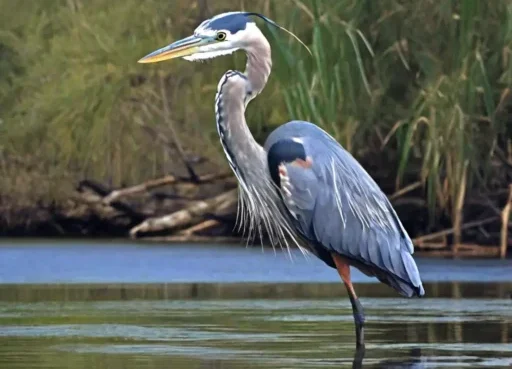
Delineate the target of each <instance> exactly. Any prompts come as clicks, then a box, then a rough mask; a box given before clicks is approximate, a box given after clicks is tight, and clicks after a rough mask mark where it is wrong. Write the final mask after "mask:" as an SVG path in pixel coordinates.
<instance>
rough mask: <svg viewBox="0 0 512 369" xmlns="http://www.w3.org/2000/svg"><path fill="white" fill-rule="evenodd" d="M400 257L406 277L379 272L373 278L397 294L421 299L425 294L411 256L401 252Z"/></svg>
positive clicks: (404, 251) (406, 252)
mask: <svg viewBox="0 0 512 369" xmlns="http://www.w3.org/2000/svg"><path fill="white" fill-rule="evenodd" d="M400 256H401V259H402V263H403V267H404V269H405V271H406V273H407V276H403V277H399V276H398V275H396V274H394V273H390V272H385V271H383V270H379V271H378V272H376V273H375V276H376V277H377V279H378V280H379V281H381V282H382V283H384V284H387V285H388V286H390V287H392V288H393V289H394V290H396V291H397V292H398V293H400V294H401V295H402V296H405V297H421V296H423V295H424V294H425V290H424V289H423V284H422V283H421V279H420V273H419V271H418V267H417V266H416V262H415V261H414V259H413V257H412V255H411V254H410V253H409V252H408V251H406V250H401V251H400Z"/></svg>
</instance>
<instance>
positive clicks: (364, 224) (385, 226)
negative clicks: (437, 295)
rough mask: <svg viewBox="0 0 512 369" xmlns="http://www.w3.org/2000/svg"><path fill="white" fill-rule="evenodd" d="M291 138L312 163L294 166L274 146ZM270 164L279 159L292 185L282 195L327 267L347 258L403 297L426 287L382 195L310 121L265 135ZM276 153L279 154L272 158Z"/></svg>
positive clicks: (406, 239)
mask: <svg viewBox="0 0 512 369" xmlns="http://www.w3.org/2000/svg"><path fill="white" fill-rule="evenodd" d="M291 139H292V140H294V141H295V142H299V143H300V144H302V145H303V147H304V150H305V153H306V156H307V157H309V158H311V160H312V165H311V166H310V167H309V168H308V167H303V166H300V165H293V164H292V162H291V160H289V159H290V158H284V157H283V159H282V160H281V158H280V157H279V155H283V154H282V152H280V151H279V150H273V149H272V147H275V146H276V145H277V146H279V145H282V142H283V141H289V140H291ZM265 149H266V150H267V152H268V153H269V162H270V161H272V162H281V163H282V164H283V165H284V166H285V168H286V175H287V177H288V180H289V184H290V185H291V186H290V187H289V188H288V189H287V191H288V193H289V198H287V196H286V195H283V201H284V203H285V205H286V207H287V209H288V210H289V211H290V217H291V218H293V220H292V221H293V223H294V225H295V227H296V228H297V231H298V232H299V233H300V234H301V235H302V236H303V237H304V238H306V239H307V240H308V241H309V242H310V243H311V244H312V247H313V248H314V249H315V250H314V251H315V253H316V254H317V256H318V257H320V258H321V259H322V260H323V261H324V262H326V263H327V264H328V265H330V266H331V267H334V263H333V261H332V258H331V256H330V255H331V253H333V252H334V253H338V254H340V255H342V256H344V257H346V258H347V259H348V260H349V261H350V263H351V264H352V265H353V266H355V267H357V268H358V269H360V270H361V271H362V272H363V273H365V274H367V275H370V276H375V277H377V278H378V279H379V280H380V281H382V282H383V283H386V284H388V285H389V286H391V287H393V288H394V289H396V290H397V291H398V292H399V293H401V294H403V295H405V296H409V297H410V296H414V295H416V296H422V295H423V294H424V289H423V286H422V283H421V280H420V275H419V272H418V268H417V266H416V263H415V261H414V259H413V258H412V254H413V252H414V248H413V245H412V242H411V239H410V238H409V236H408V235H407V233H406V231H405V230H404V228H403V226H402V224H401V222H400V220H399V219H398V216H397V214H396V213H395V211H394V210H393V208H392V206H391V204H390V202H389V200H388V199H387V197H386V195H385V194H384V193H383V192H382V191H381V189H380V188H379V187H378V185H377V184H376V183H375V181H374V180H373V179H372V178H371V176H370V175H369V174H368V173H367V172H366V171H365V170H364V169H363V168H362V166H361V165H360V164H359V163H358V162H357V161H356V160H355V159H354V157H353V156H352V155H350V153H349V152H347V151H346V150H344V149H343V147H342V146H341V145H339V144H338V143H337V142H336V141H335V140H334V139H333V138H332V137H331V136H330V135H328V134H327V133H326V132H324V131H323V130H321V129H319V128H318V127H317V126H315V125H314V124H311V123H308V122H302V121H292V122H289V123H287V124H285V125H282V126H280V127H279V128H277V129H276V130H275V131H274V132H272V134H271V135H270V136H269V137H268V138H267V141H266V142H265ZM276 156H277V157H276Z"/></svg>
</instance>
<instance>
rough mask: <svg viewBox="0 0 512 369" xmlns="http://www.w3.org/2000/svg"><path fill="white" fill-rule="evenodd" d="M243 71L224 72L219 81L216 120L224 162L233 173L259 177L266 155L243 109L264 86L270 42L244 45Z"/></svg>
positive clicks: (269, 66) (267, 72) (267, 74)
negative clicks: (225, 159) (251, 129)
mask: <svg viewBox="0 0 512 369" xmlns="http://www.w3.org/2000/svg"><path fill="white" fill-rule="evenodd" d="M246 51H247V65H246V71H245V73H243V74H242V73H240V72H235V71H228V72H226V73H225V74H224V76H223V77H222V79H221V81H220V82H219V86H218V90H217V98H216V119H217V128H218V132H219V136H220V139H221V143H222V146H223V148H224V151H225V153H226V156H227V158H228V161H229V163H230V165H231V167H232V169H233V171H234V172H235V174H237V176H238V177H239V179H240V177H245V178H246V179H247V177H251V176H253V175H256V176H261V175H263V173H262V171H265V170H266V154H265V151H264V150H263V148H262V147H261V145H259V144H258V143H257V142H256V140H255V139H254V137H253V135H252V133H251V131H250V130H249V127H248V126H247V122H246V120H245V108H246V106H247V104H248V103H249V101H251V100H252V99H253V98H254V97H256V96H257V95H258V94H259V93H260V92H261V91H262V90H263V88H264V87H265V85H266V83H267V80H268V77H269V75H270V71H271V68H272V59H271V54H270V45H269V44H268V41H267V40H266V39H265V37H264V36H263V34H262V35H261V40H259V41H258V42H253V43H252V44H251V46H250V47H248V48H247V50H246Z"/></svg>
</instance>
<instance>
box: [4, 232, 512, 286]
mask: <svg viewBox="0 0 512 369" xmlns="http://www.w3.org/2000/svg"><path fill="white" fill-rule="evenodd" d="M416 261H417V263H418V268H419V270H420V273H421V276H422V280H423V281H426V282H438V281H465V282H470V281H471V282H508V281H512V260H471V261H469V262H468V261H467V260H448V259H445V260H443V259H425V258H416ZM352 279H353V281H354V282H366V283H370V282H373V283H374V282H376V280H375V279H373V278H369V277H367V276H365V275H364V274H362V273H360V272H358V271H357V270H354V271H353V273H352ZM81 282H83V283H92V282H100V283H115V282H124V283H160V282H173V283H177V282H180V283H183V282H208V283H212V282H219V283H220V282H222V283H236V282H339V276H338V273H337V272H336V271H335V270H334V269H332V268H329V267H326V265H325V264H324V263H323V262H322V261H320V260H318V259H316V258H315V257H314V256H310V257H309V258H305V257H304V256H302V255H301V254H300V252H298V251H296V252H293V253H292V260H290V257H289V256H288V255H287V254H286V253H284V252H277V253H275V254H274V252H273V251H272V250H271V249H265V250H264V251H262V249H261V248H259V247H249V248H246V247H244V246H243V245H242V246H241V245H232V246H219V245H215V246H211V245H172V246H170V245H154V244H143V243H132V244H129V243H119V242H101V243H91V242H81V243H79V242H75V241H73V242H58V243H57V242H38V243H37V244H34V243H16V244H14V243H8V242H5V243H3V244H2V243H0V283H81Z"/></svg>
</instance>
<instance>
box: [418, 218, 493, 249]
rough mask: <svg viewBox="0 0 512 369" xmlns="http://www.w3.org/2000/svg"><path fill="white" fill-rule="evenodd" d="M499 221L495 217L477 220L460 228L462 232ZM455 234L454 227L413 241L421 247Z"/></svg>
mask: <svg viewBox="0 0 512 369" xmlns="http://www.w3.org/2000/svg"><path fill="white" fill-rule="evenodd" d="M497 219H498V217H495V216H494V217H489V218H485V219H481V220H475V221H473V222H467V223H466V224H463V225H461V226H460V230H463V229H469V228H474V227H478V226H481V225H484V224H488V223H492V222H494V221H496V220H497ZM454 232H455V229H454V228H453V227H452V228H449V229H445V230H442V231H439V232H434V233H431V234H427V235H425V236H421V237H416V238H415V239H413V240H412V241H413V243H414V244H415V245H418V246H419V247H421V245H422V244H423V243H424V242H425V241H430V240H435V239H436V238H438V237H442V236H448V235H450V234H453V233H454Z"/></svg>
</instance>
